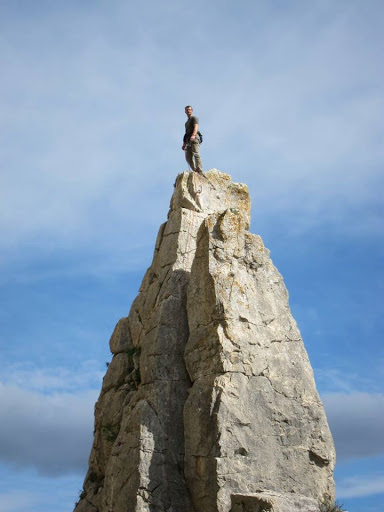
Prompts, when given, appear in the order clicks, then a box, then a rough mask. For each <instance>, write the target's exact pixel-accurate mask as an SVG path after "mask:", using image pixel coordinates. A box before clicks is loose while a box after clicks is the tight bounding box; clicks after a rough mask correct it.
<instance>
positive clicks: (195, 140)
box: [181, 105, 203, 174]
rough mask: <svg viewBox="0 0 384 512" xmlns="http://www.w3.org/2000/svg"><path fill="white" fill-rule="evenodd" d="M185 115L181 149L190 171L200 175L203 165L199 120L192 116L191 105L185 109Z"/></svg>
mask: <svg viewBox="0 0 384 512" xmlns="http://www.w3.org/2000/svg"><path fill="white" fill-rule="evenodd" d="M185 113H186V114H187V116H188V120H187V122H186V123H185V135H184V138H183V145H182V147H181V149H182V150H183V151H185V159H186V161H187V162H188V165H189V166H190V167H191V169H192V171H195V172H198V173H200V174H201V173H202V172H203V164H202V163H201V158H200V142H201V134H200V132H199V118H198V117H196V116H193V115H192V114H193V108H192V107H191V105H187V106H186V107H185Z"/></svg>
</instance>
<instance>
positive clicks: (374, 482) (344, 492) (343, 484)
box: [337, 475, 384, 498]
mask: <svg viewBox="0 0 384 512" xmlns="http://www.w3.org/2000/svg"><path fill="white" fill-rule="evenodd" d="M383 493H384V475H371V476H367V475H364V476H354V477H351V478H345V479H342V480H341V481H340V483H339V484H338V486H337V496H338V497H339V498H362V497H364V496H372V495H374V494H383Z"/></svg>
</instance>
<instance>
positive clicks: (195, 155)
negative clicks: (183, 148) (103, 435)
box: [191, 141, 203, 171]
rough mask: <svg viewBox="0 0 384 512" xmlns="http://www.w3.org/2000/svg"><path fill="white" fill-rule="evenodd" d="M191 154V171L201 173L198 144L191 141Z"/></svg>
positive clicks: (201, 165)
mask: <svg viewBox="0 0 384 512" xmlns="http://www.w3.org/2000/svg"><path fill="white" fill-rule="evenodd" d="M191 153H192V163H193V165H191V167H192V169H193V170H194V171H202V170H203V164H202V161H201V158H200V142H197V141H193V142H192V144H191Z"/></svg>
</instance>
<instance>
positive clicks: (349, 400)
mask: <svg viewBox="0 0 384 512" xmlns="http://www.w3.org/2000/svg"><path fill="white" fill-rule="evenodd" d="M322 400H323V403H324V407H325V410H326V413H327V417H328V421H329V425H330V428H331V431H332V434H333V437H334V440H335V445H336V453H337V457H338V461H339V462H341V461H343V460H344V461H345V460H347V459H353V458H364V457H372V456H377V455H382V454H384V430H383V428H382V426H383V425H384V395H383V394H379V393H376V394H370V393H361V392H350V393H342V392H339V393H326V394H324V395H322Z"/></svg>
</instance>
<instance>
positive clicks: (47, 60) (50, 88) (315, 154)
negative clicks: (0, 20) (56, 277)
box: [0, 2, 384, 265]
mask: <svg viewBox="0 0 384 512" xmlns="http://www.w3.org/2000/svg"><path fill="white" fill-rule="evenodd" d="M145 5H151V8H148V9H146V12H145V17H144V10H142V8H139V7H138V8H137V11H136V15H135V16H134V17H132V16H130V14H131V10H130V8H128V7H127V6H126V5H125V3H124V2H116V3H114V7H113V8H112V9H108V16H104V14H105V12H104V10H103V8H101V7H100V6H94V7H93V9H91V10H90V11H88V10H87V11H83V10H81V9H80V10H79V9H78V8H77V7H76V11H75V12H76V14H75V15H74V11H73V10H74V9H75V7H74V5H72V4H71V5H68V6H67V8H65V9H57V10H55V9H51V10H47V11H46V12H41V13H40V14H41V16H42V17H41V19H40V21H39V20H36V19H33V22H32V20H31V21H29V20H28V17H27V16H25V18H23V19H22V21H20V20H19V21H18V22H16V21H15V19H13V18H12V19H11V20H10V23H9V26H8V27H7V26H6V25H4V30H5V32H4V33H5V34H6V36H7V37H6V41H7V44H5V45H4V47H3V61H2V69H3V74H4V77H5V79H4V80H3V81H2V85H1V86H0V89H1V92H2V97H3V98H5V99H6V101H4V105H3V107H4V110H3V112H4V113H5V115H4V117H3V124H2V127H0V130H1V135H2V139H3V141H4V143H3V148H2V154H3V156H2V160H1V165H2V167H3V172H2V173H1V174H2V178H1V180H2V186H1V190H2V197H1V202H2V208H3V213H4V215H3V216H2V219H3V221H2V224H1V229H2V232H3V236H2V238H1V244H2V248H3V254H5V256H7V254H9V257H11V256H12V257H13V256H14V252H15V251H17V250H19V251H20V250H21V249H22V248H25V247H28V250H29V254H31V253H33V252H34V251H43V252H44V251H46V252H47V251H48V252H49V251H52V248H53V247H56V248H58V247H59V248H66V249H67V250H70V251H76V250H79V249H82V250H83V249H85V248H88V249H89V250H91V249H92V251H93V252H94V253H95V254H96V253H97V254H103V257H104V261H107V260H110V264H111V265H112V264H113V259H114V258H116V257H118V256H117V253H119V252H120V253H126V251H127V248H128V244H127V240H132V239H134V240H136V241H139V240H144V242H145V243H147V242H148V238H146V234H145V233H146V232H147V230H148V229H150V228H151V226H153V225H154V224H156V225H158V224H159V223H160V222H159V220H160V221H162V220H163V219H164V218H165V216H166V209H167V204H168V200H169V196H170V192H171V190H172V189H171V184H172V182H173V179H174V176H175V175H176V173H177V172H179V171H182V170H184V168H185V164H184V160H183V155H182V152H181V151H180V148H179V145H180V144H179V139H180V137H181V132H182V129H183V122H184V119H183V112H182V109H183V105H184V103H185V102H186V101H190V100H191V101H192V102H193V101H195V102H196V107H197V109H198V110H199V111H200V114H201V117H202V122H203V126H204V127H205V131H206V133H207V138H206V141H207V142H206V143H205V144H204V158H205V161H206V165H207V166H208V167H218V168H221V169H222V170H224V171H230V172H232V173H233V174H234V177H235V179H236V178H237V176H238V177H239V178H241V180H244V181H247V182H248V184H249V185H250V187H251V189H252V190H254V191H255V197H254V199H255V204H257V207H258V210H257V211H260V210H261V211H262V212H263V218H265V219H266V220H268V219H269V220H270V222H271V223H272V225H275V224H276V223H277V222H279V223H280V224H281V222H282V217H283V218H285V219H287V222H289V225H290V229H292V225H293V224H294V225H295V229H296V230H299V231H300V232H306V231H308V230H310V229H313V228H314V227H316V226H319V225H324V224H327V223H328V224H332V225H334V226H336V227H337V229H339V230H340V231H341V232H344V231H345V229H348V226H353V230H355V231H356V229H358V230H360V231H364V230H367V229H369V230H370V231H371V232H378V231H380V230H381V224H380V222H379V216H380V214H379V212H378V211H375V210H374V208H370V209H369V210H368V209H367V208H365V207H366V205H371V206H372V205H374V204H377V203H378V202H379V201H380V198H379V195H378V190H379V189H380V187H379V186H378V185H379V183H380V180H381V179H382V178H381V177H380V176H381V173H382V171H381V169H382V165H381V164H382V161H383V149H382V144H381V138H382V135H383V131H382V123H381V120H382V117H383V110H384V99H383V96H382V94H381V92H380V91H381V89H380V87H379V84H380V82H381V72H382V64H381V63H380V62H378V60H377V58H376V55H377V52H376V43H377V42H378V41H377V39H378V34H379V26H378V24H377V22H376V20H377V19H378V18H379V16H377V13H376V12H375V10H374V9H368V8H367V7H360V8H359V7H358V6H357V4H350V3H348V4H347V3H346V2H344V3H342V5H343V7H335V6H334V5H332V4H331V3H327V4H325V5H323V4H322V5H317V7H316V8H314V7H313V6H310V7H308V8H304V9H303V8H302V5H301V8H300V9H299V8H298V7H297V5H296V6H295V5H292V9H289V10H286V9H277V8H276V9H275V8H273V7H271V5H270V4H269V3H267V2H260V3H259V2H258V3H257V4H255V5H252V4H250V5H249V7H247V8H245V7H243V8H241V9H236V10H233V7H232V6H231V5H230V4H225V5H220V12H221V13H222V18H223V20H222V23H215V21H216V18H217V5H216V3H215V2H214V3H213V4H212V5H210V6H204V17H202V19H201V20H200V23H199V27H196V30H194V31H193V32H192V34H191V35H190V36H191V42H190V44H189V45H188V51H187V52H186V51H185V49H184V45H183V43H181V41H183V38H184V37H185V34H184V25H185V19H187V18H188V15H192V11H191V9H190V8H189V7H188V6H184V7H181V6H179V7H178V6H176V5H175V4H173V3H170V4H169V5H167V7H166V8H165V9H164V7H163V6H162V8H160V6H157V5H155V4H153V3H152V2H146V3H145ZM361 9H362V10H363V11H364V14H365V18H364V17H362V16H360V10H361ZM148 12H150V13H151V15H150V16H149V17H148ZM169 14H171V15H169ZM225 14H226V15H227V16H228V17H226V16H224V15H225ZM128 15H129V16H128ZM140 16H143V17H142V18H141V17H140ZM261 17H263V20H264V21H263V23H262V24H260V26H259V27H258V30H254V25H253V23H254V22H257V20H258V19H261ZM367 18H368V19H369V20H371V22H372V23H370V24H366V23H365V22H364V20H365V19H367ZM122 19H124V20H125V23H122V21H121V20H122ZM250 19H252V24H250V23H249V20H250ZM144 20H145V25H146V30H145V31H144V30H141V29H140V27H142V25H143V24H144ZM151 20H152V22H153V25H150V23H151ZM159 20H161V22H159ZM155 21H156V23H155ZM68 27H70V30H68ZM112 27H113V29H114V30H113V32H111V28H112ZM380 30H381V28H380ZM58 32H59V33H60V34H61V36H62V37H61V38H60V42H59V41H58V38H57V33H58ZM228 33H231V34H232V35H233V37H231V39H230V41H229V40H228V37H227V34H228ZM170 34H172V36H171V35H170ZM23 43H24V44H23ZM202 48H204V50H202ZM374 50H375V51H374ZM202 52H203V53H204V58H202ZM186 53H187V55H186ZM194 59H196V61H197V62H199V68H200V70H199V73H198V76H196V77H194V80H191V79H190V62H193V61H194ZM213 61H214V62H215V66H212V62H213ZM217 70H219V71H217ZM27 83H28V86H26V85H25V84H27ZM186 98H188V99H186ZM223 126H225V130H223ZM158 127H161V128H160V129H158ZM229 145H230V146H231V147H233V148H235V147H238V148H239V150H236V151H229V149H228V146H229ZM236 175H237V176H236ZM361 212H364V215H361ZM292 220H293V221H294V222H292ZM347 220H348V222H347ZM0 222H1V221H0ZM351 229H352V227H351ZM116 239H119V240H120V241H119V244H118V246H116V243H115V240H116ZM6 250H8V251H9V253H5V252H4V251H6ZM105 256H106V257H105ZM91 257H92V256H91Z"/></svg>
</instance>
